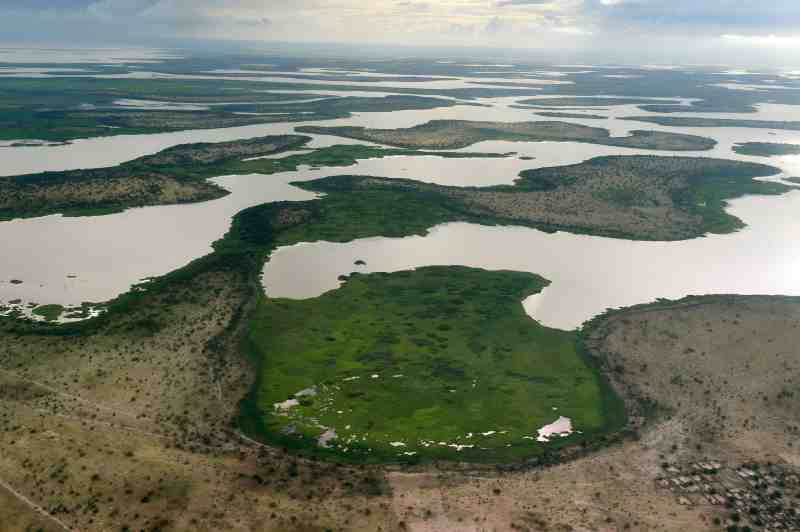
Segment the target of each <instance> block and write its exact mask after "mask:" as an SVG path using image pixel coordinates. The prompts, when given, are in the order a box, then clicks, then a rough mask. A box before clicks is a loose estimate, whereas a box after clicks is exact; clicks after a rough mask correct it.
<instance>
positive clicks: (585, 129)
mask: <svg viewBox="0 0 800 532" xmlns="http://www.w3.org/2000/svg"><path fill="white" fill-rule="evenodd" d="M295 130H296V131H297V132H298V133H314V134H319V135H336V136H339V137H346V138H351V139H358V140H365V141H369V142H376V143H378V144H385V145H387V146H397V147H402V148H416V149H439V150H441V149H458V148H465V147H467V146H470V145H472V144H475V143H476V142H481V141H485V140H507V141H512V142H543V141H550V142H586V143H590V144H601V145H604V146H618V147H625V148H639V149H649V150H669V151H703V150H710V149H712V148H713V147H714V146H715V145H716V141H715V140H713V139H709V138H705V137H698V136H695V135H686V134H681V133H664V132H661V131H631V133H630V135H628V136H627V137H612V136H611V134H610V133H609V132H608V130H607V129H603V128H596V127H589V126H583V125H580V124H571V123H569V122H474V121H467V120H432V121H430V122H427V123H425V124H420V125H417V126H413V127H410V128H405V129H403V128H401V129H369V128H365V127H356V126H333V127H326V126H300V127H297V128H295Z"/></svg>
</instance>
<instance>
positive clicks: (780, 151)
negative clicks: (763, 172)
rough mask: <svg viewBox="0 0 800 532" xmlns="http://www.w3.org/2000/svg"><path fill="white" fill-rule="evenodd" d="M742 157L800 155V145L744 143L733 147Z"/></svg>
mask: <svg viewBox="0 0 800 532" xmlns="http://www.w3.org/2000/svg"><path fill="white" fill-rule="evenodd" d="M733 151H735V152H736V153H738V154H740V155H753V156H756V157H780V156H782V155H800V145H798V144H783V143H777V142H742V143H739V144H737V145H736V146H734V147H733Z"/></svg>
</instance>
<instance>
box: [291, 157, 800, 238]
mask: <svg viewBox="0 0 800 532" xmlns="http://www.w3.org/2000/svg"><path fill="white" fill-rule="evenodd" d="M777 173H780V170H779V169H778V168H775V167H772V166H767V165H762V164H756V163H745V162H739V161H730V160H724V159H710V158H696V157H658V156H613V157H597V158H594V159H590V160H588V161H585V162H583V163H579V164H575V165H569V166H557V167H552V168H539V169H534V170H526V171H524V172H522V173H521V174H520V179H518V180H517V181H516V183H515V184H514V185H505V186H494V187H480V188H478V187H450V186H441V185H435V184H429V183H420V182H417V181H411V180H402V179H386V178H378V177H369V176H336V177H330V178H325V179H320V180H315V181H306V182H300V183H295V185H296V186H299V187H301V188H304V189H307V190H313V191H317V192H325V193H326V194H327V196H326V197H325V199H324V200H323V201H321V202H320V203H319V208H320V209H323V210H327V209H329V208H332V207H333V206H334V205H335V206H336V207H335V208H332V210H333V211H334V212H332V213H331V216H334V217H336V218H337V219H339V220H340V222H341V223H347V222H346V217H347V216H348V215H347V214H345V213H348V212H355V213H359V215H362V214H363V213H365V212H367V211H371V210H372V209H379V210H380V209H385V213H386V214H385V217H384V218H383V220H384V223H385V226H384V228H383V231H385V232H387V233H389V234H387V235H386V236H398V235H397V231H395V230H393V228H392V226H393V224H394V223H399V222H400V218H401V217H405V216H410V217H411V218H412V220H413V221H416V222H419V224H420V225H419V226H420V228H421V229H426V228H428V227H431V226H432V225H435V224H437V223H443V222H450V221H468V222H473V223H481V224H516V225H528V226H532V227H536V228H538V229H542V230H546V231H556V230H563V231H568V232H572V233H587V234H595V235H603V236H610V237H615V238H626V239H632V240H683V239H688V238H695V237H699V236H703V235H704V234H706V233H728V232H731V231H735V230H737V229H739V228H741V227H743V226H744V224H743V223H742V222H741V220H739V219H738V218H736V217H734V216H732V215H730V214H728V213H727V212H725V206H726V205H727V204H726V200H728V199H733V198H737V197H741V196H743V195H745V194H782V193H784V192H787V191H789V190H791V189H792V188H791V187H790V186H788V185H784V184H781V183H773V182H764V181H756V180H754V179H753V178H754V177H763V176H768V175H774V174H777ZM355 193H358V194H364V195H365V197H364V201H363V202H352V200H353V199H354V198H355V197H356V196H351V195H352V194H355ZM395 201H397V202H405V204H406V205H407V206H408V211H406V210H405V209H402V210H401V209H400V208H399V207H394V206H392V205H391V203H393V202H395ZM351 202H352V203H351ZM412 206H413V207H412ZM350 209H353V211H350ZM396 212H397V213H398V214H399V216H398V218H397V219H394V213H396ZM402 225H403V224H400V225H398V227H401V226H402ZM337 227H338V226H337V225H334V226H332V227H331V228H330V230H325V231H322V232H320V233H317V234H314V235H306V237H308V238H307V239H308V240H317V239H320V240H331V239H332V238H336V234H337ZM322 229H324V228H323V227H322V226H320V227H319V229H318V230H320V231H321V230H322Z"/></svg>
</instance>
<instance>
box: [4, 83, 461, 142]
mask: <svg viewBox="0 0 800 532" xmlns="http://www.w3.org/2000/svg"><path fill="white" fill-rule="evenodd" d="M265 85H266V86H265ZM253 88H254V87H253V83H252V82H247V81H242V82H237V81H229V80H213V79H212V80H168V79H151V80H130V79H113V80H112V79H93V78H79V77H69V78H47V79H25V78H4V79H0V140H26V139H37V140H46V141H55V142H62V141H69V140H73V139H78V138H87V137H102V136H110V135H122V134H145V133H160V132H166V131H180V130H186V129H210V128H226V127H236V126H245V125H251V124H263V123H272V122H298V121H310V120H329V119H333V118H346V117H348V116H350V113H352V112H367V111H396V110H404V109H433V108H435V107H447V106H452V105H456V104H457V102H455V101H453V100H447V99H441V98H432V97H422V96H414V95H412V94H409V95H400V96H386V97H384V96H376V97H374V98H363V97H345V98H338V97H327V98H326V97H325V96H322V95H319V94H316V93H313V92H309V93H306V94H301V95H298V94H297V93H285V92H279V91H281V90H295V89H296V87H294V86H293V84H290V83H287V84H274V85H273V84H259V86H258V88H259V89H263V90H259V91H253ZM306 88H307V87H306ZM317 88H318V89H321V90H330V87H326V86H317ZM266 89H272V90H276V91H278V92H274V93H273V92H265V90H266ZM337 90H348V89H347V87H344V88H340V87H337ZM350 90H363V87H351V88H350ZM313 98H324V99H322V100H319V101H316V102H306V103H291V102H295V101H296V100H298V99H313ZM119 100H139V101H142V102H144V103H148V102H150V103H154V104H165V103H174V102H179V103H181V104H194V105H195V106H200V108H199V109H194V110H188V109H187V110H159V109H158V108H155V107H154V108H152V109H146V108H145V109H126V108H123V107H120V106H119V105H117V104H116V102H117V101H119ZM283 102H289V103H283ZM220 103H225V104H228V103H230V104H233V105H224V106H215V107H209V108H208V109H205V110H203V109H202V106H203V105H205V104H220ZM243 112H251V113H270V114H261V115H245V114H238V113H243Z"/></svg>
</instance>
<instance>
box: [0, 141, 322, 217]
mask: <svg viewBox="0 0 800 532" xmlns="http://www.w3.org/2000/svg"><path fill="white" fill-rule="evenodd" d="M308 140H309V138H308V137H302V136H298V135H284V136H272V137H258V138H254V139H250V140H246V141H235V142H220V143H214V144H206V143H203V144H185V145H180V146H175V147H172V148H168V149H166V150H164V151H161V152H159V153H156V154H154V155H148V156H145V157H141V158H139V159H135V160H133V161H129V162H127V163H123V164H121V165H119V166H115V167H112V168H98V169H91V170H68V171H64V172H45V173H41V174H33V175H23V176H15V177H0V220H3V219H11V218H15V217H27V216H40V215H44V214H51V213H54V212H59V213H65V214H97V213H103V212H114V211H119V210H123V209H125V208H129V207H140V206H144V205H168V204H175V203H190V202H198V201H207V200H210V199H215V198H219V197H222V196H224V195H226V194H227V192H226V191H225V190H224V189H222V188H221V187H218V186H217V185H214V184H212V183H210V182H208V181H207V180H206V179H205V178H206V177H210V176H211V175H213V171H212V174H209V175H204V174H203V170H205V169H208V168H209V167H211V166H212V165H215V164H221V163H224V162H226V161H232V160H239V159H241V158H244V157H255V156H261V155H270V154H274V153H278V152H282V151H286V150H290V149H292V148H297V147H300V146H302V145H304V144H305V143H306V142H307V141H308ZM193 172H199V174H200V175H199V176H198V175H193Z"/></svg>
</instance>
